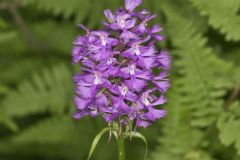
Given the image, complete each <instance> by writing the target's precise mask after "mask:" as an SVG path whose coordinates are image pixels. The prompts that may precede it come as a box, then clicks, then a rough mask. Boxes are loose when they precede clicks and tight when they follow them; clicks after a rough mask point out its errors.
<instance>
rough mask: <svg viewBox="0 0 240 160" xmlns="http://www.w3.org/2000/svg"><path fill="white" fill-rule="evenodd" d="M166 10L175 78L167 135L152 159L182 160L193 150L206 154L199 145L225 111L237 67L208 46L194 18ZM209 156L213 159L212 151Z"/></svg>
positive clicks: (167, 120)
mask: <svg viewBox="0 0 240 160" xmlns="http://www.w3.org/2000/svg"><path fill="white" fill-rule="evenodd" d="M164 13H165V14H166V16H167V25H166V26H165V28H166V29H167V33H168V34H169V35H170V37H172V39H171V42H172V45H173V47H174V50H173V51H171V53H172V54H173V56H174V58H173V62H174V64H173V70H174V71H175V76H174V78H173V79H175V81H173V82H172V83H173V85H172V88H173V89H172V90H171V91H170V94H169V102H168V104H167V106H166V108H167V110H168V115H169V117H167V119H166V120H165V121H164V122H163V136H161V138H160V139H159V143H160V145H159V146H158V147H157V148H156V150H155V151H154V152H153V153H152V160H158V159H171V160H182V159H184V158H186V157H188V155H191V154H192V153H193V152H194V153H196V154H198V155H199V157H202V156H204V154H205V153H204V152H203V151H202V150H201V149H199V148H198V147H199V145H200V142H201V141H202V138H201V135H204V133H203V131H204V130H202V128H206V127H209V126H210V125H212V124H213V123H214V121H215V120H216V116H217V115H219V114H220V112H221V109H222V108H221V107H222V105H223V96H224V95H225V93H226V91H227V89H228V88H231V87H233V86H234V85H235V84H234V80H233V79H234V77H233V76H232V74H233V71H232V69H233V68H234V66H233V64H232V63H229V62H226V61H224V60H222V59H220V58H219V57H217V56H216V54H215V53H214V51H213V49H211V48H210V47H208V46H206V42H207V40H206V38H204V37H203V35H202V34H203V32H202V33H201V32H199V29H198V27H197V26H195V25H193V21H192V20H191V19H187V18H186V17H185V16H183V15H182V14H179V13H178V12H173V11H172V10H171V6H170V5H169V8H167V9H165V10H164ZM194 24H195V23H194ZM216 77H217V78H216ZM175 137H177V138H175ZM206 157H207V159H212V158H211V155H209V154H207V156H206ZM203 159H204V158H203Z"/></svg>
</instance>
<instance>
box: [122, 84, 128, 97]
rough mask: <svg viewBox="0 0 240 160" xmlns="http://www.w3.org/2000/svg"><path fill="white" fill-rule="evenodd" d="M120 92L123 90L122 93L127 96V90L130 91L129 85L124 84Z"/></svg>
mask: <svg viewBox="0 0 240 160" xmlns="http://www.w3.org/2000/svg"><path fill="white" fill-rule="evenodd" d="M120 92H121V95H123V96H125V95H126V94H127V92H128V87H127V86H125V85H124V86H122V87H121V88H120Z"/></svg>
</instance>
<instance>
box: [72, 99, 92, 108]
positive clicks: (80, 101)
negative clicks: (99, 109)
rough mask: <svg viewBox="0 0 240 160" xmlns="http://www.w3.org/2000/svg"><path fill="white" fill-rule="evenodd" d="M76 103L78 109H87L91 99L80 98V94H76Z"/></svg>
mask: <svg viewBox="0 0 240 160" xmlns="http://www.w3.org/2000/svg"><path fill="white" fill-rule="evenodd" d="M74 101H75V104H76V106H77V108H78V109H80V110H81V109H85V108H86V107H87V105H88V104H89V100H86V99H83V98H80V97H79V96H76V97H75V98H74Z"/></svg>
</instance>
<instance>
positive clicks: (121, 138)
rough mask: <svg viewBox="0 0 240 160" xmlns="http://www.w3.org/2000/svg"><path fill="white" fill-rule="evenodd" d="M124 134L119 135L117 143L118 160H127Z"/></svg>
mask: <svg viewBox="0 0 240 160" xmlns="http://www.w3.org/2000/svg"><path fill="white" fill-rule="evenodd" d="M124 141H125V138H124V135H123V134H120V135H119V136H118V140H117V144H118V160H125V158H126V155H125V146H124Z"/></svg>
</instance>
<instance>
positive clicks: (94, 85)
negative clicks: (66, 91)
mask: <svg viewBox="0 0 240 160" xmlns="http://www.w3.org/2000/svg"><path fill="white" fill-rule="evenodd" d="M141 3H142V1H141V0H125V8H119V9H118V10H117V11H116V12H115V13H113V12H112V11H111V10H109V9H107V10H105V11H104V15H105V16H106V18H107V21H106V22H104V23H103V24H104V26H103V29H101V30H90V29H89V28H87V27H85V26H84V25H82V24H80V25H79V26H80V27H81V28H82V29H83V30H85V31H86V34H85V35H83V36H78V37H76V39H75V40H74V42H73V44H74V47H73V50H72V57H73V60H72V61H73V63H74V64H81V71H80V72H79V73H77V74H76V75H75V77H74V80H75V83H76V91H75V92H76V96H75V100H74V101H75V104H76V110H77V111H76V113H75V114H74V115H73V116H74V118H76V119H79V118H81V117H83V116H92V117H96V116H101V117H103V118H104V119H105V120H106V121H107V122H108V123H113V122H114V121H117V120H120V122H121V123H123V124H125V125H128V123H126V121H125V118H126V117H127V118H128V119H129V120H130V121H132V122H135V124H136V127H147V126H149V125H150V124H152V123H153V122H154V121H156V120H157V119H160V118H163V117H164V116H165V115H166V111H165V110H163V109H161V106H162V105H163V104H165V103H166V102H167V99H166V98H165V96H164V94H165V92H166V91H167V90H168V88H169V86H170V82H169V80H168V78H167V76H168V70H169V69H170V62H171V59H170V57H169V54H168V52H167V51H166V50H161V51H160V52H159V51H157V48H156V47H155V43H156V42H157V41H162V40H163V36H162V35H160V34H159V33H160V32H161V30H162V28H160V27H159V26H158V25H153V26H148V22H149V21H151V20H152V19H153V18H155V17H156V15H152V14H150V13H149V12H148V11H146V10H142V11H138V12H135V11H134V10H135V9H136V8H137V7H138V6H139V5H140V4H141ZM154 70H158V74H156V73H154V72H153V71H154ZM157 95H158V96H157Z"/></svg>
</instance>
